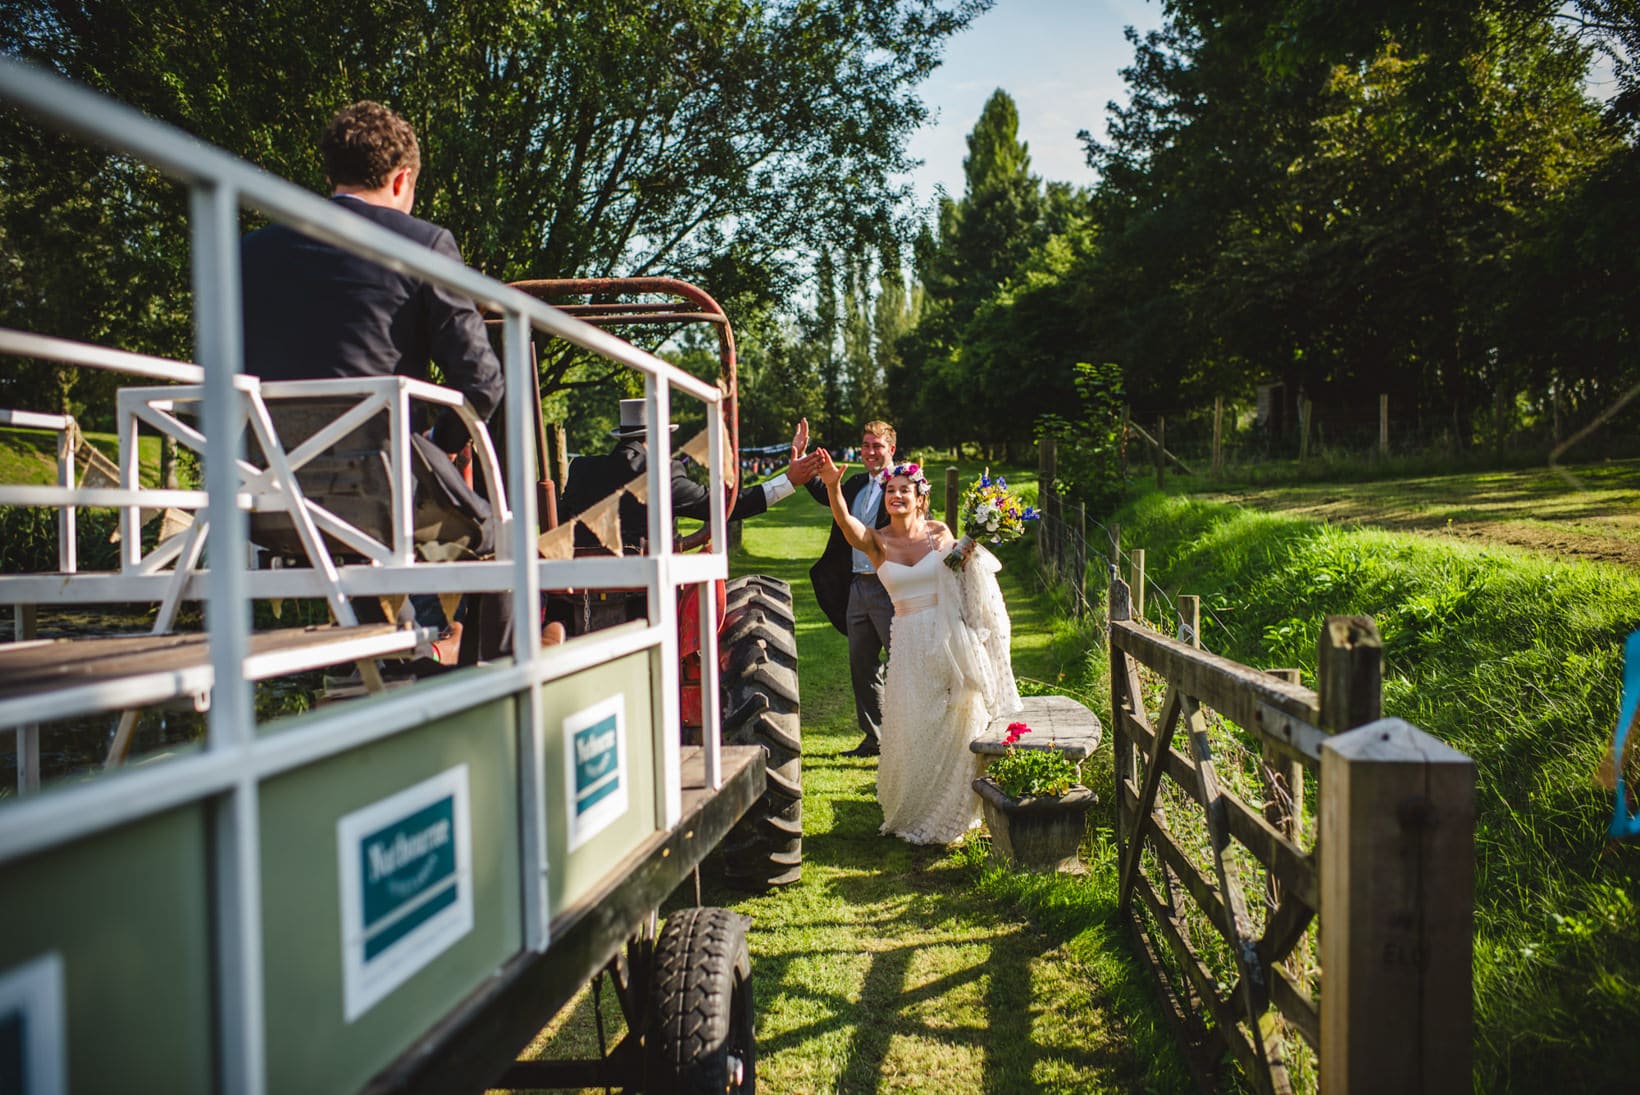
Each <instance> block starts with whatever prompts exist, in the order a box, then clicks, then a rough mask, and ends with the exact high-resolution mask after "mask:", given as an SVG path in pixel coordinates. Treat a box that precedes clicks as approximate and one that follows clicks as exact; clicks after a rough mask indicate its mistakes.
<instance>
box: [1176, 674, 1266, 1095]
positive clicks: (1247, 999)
mask: <svg viewBox="0 0 1640 1095" xmlns="http://www.w3.org/2000/svg"><path fill="white" fill-rule="evenodd" d="M1184 706H1185V707H1186V709H1187V710H1188V712H1189V713H1188V715H1187V716H1186V719H1187V724H1188V725H1189V727H1190V751H1191V752H1192V753H1193V754H1194V755H1195V758H1196V780H1197V786H1198V787H1199V789H1200V791H1201V802H1202V804H1203V811H1202V812H1203V815H1204V817H1205V818H1206V821H1207V835H1208V849H1209V852H1210V854H1211V855H1212V858H1213V874H1214V876H1215V877H1216V878H1217V880H1218V886H1219V894H1220V897H1221V903H1220V910H1219V917H1220V927H1219V930H1220V931H1221V932H1222V933H1223V935H1224V937H1225V939H1226V940H1228V941H1229V943H1230V950H1231V954H1232V955H1233V956H1234V957H1235V960H1236V964H1237V966H1238V967H1239V968H1240V969H1241V971H1242V976H1241V983H1240V985H1239V986H1238V988H1239V991H1237V992H1236V993H1235V994H1234V998H1237V999H1239V1000H1240V1001H1241V1006H1242V1012H1243V1015H1244V1017H1245V1018H1246V1020H1247V1037H1248V1042H1249V1043H1250V1045H1251V1047H1252V1051H1253V1062H1254V1067H1253V1069H1252V1076H1253V1079H1254V1080H1255V1082H1256V1083H1257V1084H1258V1085H1259V1087H1260V1089H1261V1090H1263V1091H1268V1092H1273V1093H1284V1092H1289V1091H1291V1090H1292V1084H1291V1082H1290V1081H1289V1080H1288V1077H1287V1067H1286V1058H1285V1054H1284V1053H1283V1052H1282V1047H1281V1042H1280V1039H1279V1038H1275V1039H1270V1040H1267V1039H1266V1038H1265V1034H1264V1027H1263V1024H1262V1023H1261V1022H1260V1018H1261V1016H1263V1014H1264V1011H1265V1009H1266V1007H1267V990H1266V987H1265V982H1264V978H1263V971H1262V970H1261V969H1259V968H1258V966H1257V965H1256V958H1253V959H1251V960H1250V956H1249V954H1248V951H1249V949H1250V947H1249V944H1250V942H1251V938H1250V937H1251V935H1252V930H1253V929H1252V921H1251V920H1250V919H1249V917H1248V913H1247V895H1246V892H1245V890H1244V888H1243V887H1242V884H1241V877H1240V872H1239V871H1238V870H1237V869H1236V866H1235V864H1234V863H1231V862H1229V861H1228V860H1226V859H1225V856H1224V850H1225V848H1227V847H1228V846H1229V844H1230V835H1229V833H1228V832H1227V831H1226V824H1225V820H1224V818H1225V813H1226V806H1225V802H1224V797H1225V796H1224V795H1223V794H1222V793H1221V792H1220V790H1219V781H1218V773H1217V770H1216V769H1215V767H1214V764H1213V752H1212V747H1211V744H1210V743H1209V742H1208V740H1207V717H1206V715H1204V714H1203V713H1202V710H1201V708H1200V707H1199V706H1198V705H1197V704H1195V703H1194V702H1191V701H1189V700H1186V701H1185V704H1184Z"/></svg>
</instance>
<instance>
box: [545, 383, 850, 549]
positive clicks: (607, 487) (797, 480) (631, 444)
mask: <svg viewBox="0 0 1640 1095" xmlns="http://www.w3.org/2000/svg"><path fill="white" fill-rule="evenodd" d="M668 428H669V429H671V430H676V429H677V428H678V427H677V424H676V423H673V424H672V425H671V426H670V427H668ZM609 432H610V435H611V436H613V437H614V438H615V439H616V445H615V448H614V450H613V451H611V452H609V453H606V454H605V455H603V456H578V457H576V458H575V459H574V460H573V461H572V462H571V463H570V466H569V480H568V482H566V483H565V484H564V494H563V497H562V498H561V499H560V500H559V503H558V513H559V517H560V519H568V518H570V517H573V516H575V515H576V514H578V513H581V512H582V511H584V510H587V509H590V508H591V507H592V506H594V505H596V504H597V503H598V502H600V501H602V500H603V499H605V498H607V497H608V496H609V495H611V494H614V493H615V492H616V491H617V490H620V489H621V488H622V487H624V486H626V485H627V484H628V483H630V482H632V480H634V479H636V478H637V477H638V476H640V475H642V474H643V473H644V472H645V470H646V469H647V468H648V467H649V448H648V444H647V440H648V430H647V428H646V427H645V425H644V401H643V400H642V399H623V400H621V424H620V425H619V426H617V427H616V428H615V429H613V430H611V431H609ZM807 447H808V421H807V420H806V419H805V420H804V421H803V422H802V423H800V424H799V425H798V427H797V433H796V435H795V436H794V437H793V438H792V459H791V464H790V466H789V467H788V468H787V470H786V471H784V472H782V473H781V474H779V475H776V476H775V477H774V478H772V479H769V480H767V481H766V482H763V483H759V484H758V485H757V486H755V487H747V488H745V489H744V490H742V491H741V492H740V497H739V498H738V499H737V500H736V502H735V505H734V508H733V509H732V510H730V511H729V513H728V514H727V515H726V519H727V520H730V521H739V520H741V519H743V518H746V517H755V516H757V515H758V514H760V513H762V512H763V511H764V510H766V509H768V508H769V507H770V506H772V505H774V504H775V503H776V502H778V501H780V500H781V499H782V498H785V497H786V496H787V495H789V494H791V493H793V492H794V491H795V490H796V488H798V487H800V486H802V485H803V484H805V483H807V482H808V481H809V480H810V479H812V478H813V477H814V473H815V470H816V469H817V468H818V467H819V454H818V453H810V454H807V455H805V454H804V452H803V450H804V449H806V448H807ZM724 458H725V460H733V459H734V454H733V453H725V454H724ZM731 466H732V465H731ZM711 504H712V496H711V492H710V491H708V490H707V488H705V487H703V486H701V485H700V484H699V483H697V482H695V481H694V480H693V479H690V478H689V476H688V475H687V474H685V473H684V470H683V463H682V461H679V460H673V461H672V515H673V516H674V517H694V518H697V519H700V520H705V519H706V518H707V517H708V516H710V515H711ZM620 522H621V549H622V550H623V551H626V552H636V551H638V550H639V549H640V548H641V547H642V546H643V542H644V539H645V538H646V537H647V536H648V534H649V511H648V507H647V506H645V505H644V504H643V503H642V502H640V501H638V500H637V499H636V498H634V497H632V496H631V495H630V494H625V495H622V496H621V503H620ZM575 546H576V548H577V549H589V550H597V549H598V548H599V544H598V542H597V540H596V539H595V538H594V537H593V536H592V534H591V533H590V532H588V531H587V530H586V529H583V528H578V529H576V530H575Z"/></svg>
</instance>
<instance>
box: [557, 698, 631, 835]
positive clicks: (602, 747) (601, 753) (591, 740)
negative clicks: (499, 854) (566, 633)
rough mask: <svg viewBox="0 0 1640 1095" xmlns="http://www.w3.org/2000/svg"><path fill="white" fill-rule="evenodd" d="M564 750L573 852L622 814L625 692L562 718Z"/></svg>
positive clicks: (624, 805)
mask: <svg viewBox="0 0 1640 1095" xmlns="http://www.w3.org/2000/svg"><path fill="white" fill-rule="evenodd" d="M564 754H565V755H564V780H565V788H564V789H565V791H566V792H567V798H566V801H567V802H568V803H569V848H570V851H574V850H575V849H576V848H579V847H580V846H581V845H582V844H584V843H586V842H587V841H588V840H590V839H592V837H594V836H595V835H597V834H598V833H600V832H602V831H603V830H604V829H606V828H608V827H609V825H610V823H611V822H613V821H614V820H615V819H616V818H618V817H620V816H621V815H622V814H625V813H626V810H627V788H628V783H629V780H628V778H627V771H626V696H625V695H622V694H616V695H614V696H611V697H610V698H609V699H607V700H600V701H599V702H598V703H595V704H593V705H592V706H591V707H588V708H585V709H583V710H581V711H577V712H576V713H575V714H573V715H570V716H569V717H568V718H566V719H565V720H564Z"/></svg>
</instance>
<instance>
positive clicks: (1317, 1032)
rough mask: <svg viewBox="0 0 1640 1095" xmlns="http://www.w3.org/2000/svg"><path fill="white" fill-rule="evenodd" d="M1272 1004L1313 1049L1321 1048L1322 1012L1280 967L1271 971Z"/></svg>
mask: <svg viewBox="0 0 1640 1095" xmlns="http://www.w3.org/2000/svg"><path fill="white" fill-rule="evenodd" d="M1270 1002H1271V1003H1273V1004H1274V1005H1275V1006H1276V1009H1277V1010H1278V1011H1280V1012H1281V1017H1282V1018H1283V1019H1285V1020H1287V1022H1288V1023H1289V1024H1291V1025H1292V1028H1293V1029H1294V1030H1296V1031H1298V1036H1299V1037H1300V1038H1303V1039H1304V1042H1305V1044H1306V1045H1308V1046H1309V1047H1310V1048H1311V1049H1318V1048H1320V1046H1321V1011H1320V1009H1319V1008H1317V1007H1316V1006H1315V1001H1314V1000H1312V999H1310V997H1309V994H1308V993H1306V992H1305V991H1304V990H1303V989H1301V988H1299V987H1298V985H1297V984H1296V983H1294V981H1293V979H1292V978H1290V977H1288V976H1287V972H1286V971H1285V970H1283V969H1280V968H1279V967H1272V968H1271V970H1270Z"/></svg>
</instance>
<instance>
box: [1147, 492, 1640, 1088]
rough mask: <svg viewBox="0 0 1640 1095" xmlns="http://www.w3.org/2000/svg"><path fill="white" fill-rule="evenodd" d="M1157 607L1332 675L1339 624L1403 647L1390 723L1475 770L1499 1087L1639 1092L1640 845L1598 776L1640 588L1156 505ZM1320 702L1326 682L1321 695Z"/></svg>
mask: <svg viewBox="0 0 1640 1095" xmlns="http://www.w3.org/2000/svg"><path fill="white" fill-rule="evenodd" d="M1120 519H1121V522H1122V540H1123V543H1124V545H1125V546H1126V547H1129V548H1134V547H1143V548H1145V549H1146V553H1147V557H1148V571H1149V578H1150V580H1151V581H1152V582H1154V583H1155V585H1156V587H1157V590H1156V592H1159V593H1160V594H1162V595H1161V596H1157V595H1155V593H1154V592H1153V595H1152V597H1151V598H1150V599H1149V605H1150V606H1149V612H1150V614H1151V615H1152V616H1153V618H1158V619H1160V618H1162V614H1163V613H1165V612H1166V611H1167V605H1168V604H1169V599H1168V598H1169V597H1170V596H1171V595H1174V594H1179V593H1193V594H1199V595H1201V597H1202V606H1203V641H1204V644H1205V645H1206V646H1207V647H1208V648H1209V649H1212V650H1213V651H1215V652H1217V653H1221V654H1224V655H1227V656H1229V657H1231V658H1235V659H1236V660H1238V661H1243V662H1246V663H1248V664H1251V665H1255V666H1261V665H1262V666H1274V665H1300V666H1303V667H1304V668H1305V669H1306V671H1307V672H1308V671H1312V670H1313V667H1314V662H1315V641H1316V636H1317V633H1318V631H1319V628H1320V625H1321V622H1322V620H1323V618H1324V617H1325V616H1327V615H1333V614H1365V615H1369V616H1372V617H1373V618H1374V620H1375V621H1376V622H1377V624H1378V627H1379V629H1380V631H1381V633H1382V635H1383V639H1384V710H1385V713H1386V714H1389V715H1396V716H1400V717H1402V718H1405V719H1407V720H1408V721H1410V722H1413V723H1415V724H1416V725H1418V726H1420V727H1422V728H1424V729H1425V730H1427V731H1429V732H1431V733H1433V734H1435V735H1436V736H1438V737H1440V738H1441V739H1443V740H1444V741H1447V742H1449V743H1450V744H1452V745H1453V746H1455V747H1456V748H1458V749H1461V750H1463V751H1464V752H1466V753H1468V754H1469V755H1470V756H1471V757H1473V758H1474V759H1475V762H1476V766H1477V774H1478V787H1477V792H1476V888H1477V892H1476V936H1475V999H1476V1019H1477V1032H1476V1037H1477V1043H1476V1070H1477V1071H1476V1083H1477V1090H1486V1091H1500V1090H1514V1091H1538V1090H1621V1089H1627V1088H1628V1087H1629V1085H1631V1084H1632V1083H1633V1081H1634V1074H1635V1073H1634V1069H1635V1067H1636V1063H1637V1061H1640V1055H1637V1054H1636V1051H1635V1049H1634V1042H1633V1031H1632V1022H1633V1020H1634V1019H1635V1017H1636V1016H1640V915H1637V908H1636V906H1637V904H1640V848H1637V847H1635V846H1632V845H1631V846H1614V845H1611V844H1609V843H1608V841H1607V839H1606V836H1605V825H1606V822H1607V819H1608V818H1609V816H1610V812H1611V799H1610V797H1609V796H1608V795H1607V794H1606V793H1604V792H1602V791H1599V790H1598V789H1597V788H1595V787H1594V785H1593V783H1592V780H1591V774H1592V773H1593V772H1594V770H1595V767H1596V765H1597V764H1598V762H1599V760H1600V757H1601V755H1602V752H1603V751H1604V749H1605V747H1606V745H1607V744H1608V743H1609V741H1610V738H1611V734H1612V727H1613V724H1614V722H1615V719H1616V710H1617V698H1618V691H1619V685H1620V674H1621V653H1620V648H1621V642H1622V639H1623V637H1624V636H1625V635H1626V634H1627V633H1628V632H1629V631H1630V630H1631V629H1632V628H1633V627H1635V626H1636V624H1640V575H1637V574H1636V573H1635V572H1634V571H1633V570H1630V569H1628V568H1621V567H1615V566H1608V565H1602V564H1595V563H1586V562H1577V561H1561V560H1557V559H1552V558H1547V557H1545V556H1543V555H1539V554H1534V553H1531V552H1527V551H1522V550H1517V549H1514V548H1510V547H1499V546H1488V545H1476V544H1470V543H1461V542H1454V541H1452V540H1449V539H1444V538H1439V539H1437V538H1430V537H1426V536H1418V535H1410V534H1405V533H1397V532H1388V531H1382V530H1378V529H1372V528H1357V529H1341V528H1339V527H1337V526H1331V525H1326V524H1321V523H1318V522H1315V521H1313V520H1307V519H1304V518H1300V517H1293V516H1285V515H1278V514H1274V513H1271V512H1268V511H1267V509H1257V510H1255V509H1248V508H1243V507H1241V506H1236V505H1229V504H1224V503H1220V502H1212V501H1202V500H1193V499H1188V498H1179V497H1172V496H1166V495H1159V494H1152V495H1149V496H1146V497H1144V498H1142V499H1140V500H1139V501H1138V502H1136V503H1135V504H1133V505H1132V506H1131V507H1130V508H1129V509H1128V510H1127V511H1126V512H1124V513H1123V514H1121V515H1120ZM1308 683H1311V684H1313V683H1314V681H1313V676H1312V677H1310V678H1308Z"/></svg>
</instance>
